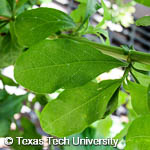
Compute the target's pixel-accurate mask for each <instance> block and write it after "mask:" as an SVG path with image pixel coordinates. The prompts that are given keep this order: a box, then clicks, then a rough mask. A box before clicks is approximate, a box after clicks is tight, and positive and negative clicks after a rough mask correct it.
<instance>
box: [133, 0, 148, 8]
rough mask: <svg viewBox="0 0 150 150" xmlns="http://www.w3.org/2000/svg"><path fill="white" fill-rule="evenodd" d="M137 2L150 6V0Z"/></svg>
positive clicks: (138, 0) (137, 0)
mask: <svg viewBox="0 0 150 150" xmlns="http://www.w3.org/2000/svg"><path fill="white" fill-rule="evenodd" d="M135 1H136V2H137V3H140V4H142V5H145V6H149V7H150V1H149V0H135Z"/></svg>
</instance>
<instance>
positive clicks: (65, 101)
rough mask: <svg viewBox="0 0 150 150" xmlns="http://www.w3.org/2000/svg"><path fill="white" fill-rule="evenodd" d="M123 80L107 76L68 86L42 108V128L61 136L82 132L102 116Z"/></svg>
mask: <svg viewBox="0 0 150 150" xmlns="http://www.w3.org/2000/svg"><path fill="white" fill-rule="evenodd" d="M120 84H121V80H107V81H103V82H101V83H100V84H97V83H92V82H90V83H88V84H86V85H84V86H83V87H79V88H74V89H69V90H65V91H64V92H62V93H61V94H60V95H59V97H58V98H57V99H55V100H53V101H50V102H49V103H48V104H47V105H46V107H45V108H44V110H43V111H42V113H41V117H40V122H41V126H42V128H43V130H44V131H45V132H47V133H49V134H52V135H55V136H58V137H63V136H68V135H71V134H74V133H78V132H81V131H82V130H84V129H85V128H86V127H88V126H89V125H90V124H91V123H93V122H94V121H96V120H98V119H100V118H102V117H103V115H104V113H105V111H106V107H107V104H108V102H109V100H110V98H111V97H112V95H113V94H114V92H115V91H116V89H117V88H118V87H119V86H120ZM70 124H71V126H70Z"/></svg>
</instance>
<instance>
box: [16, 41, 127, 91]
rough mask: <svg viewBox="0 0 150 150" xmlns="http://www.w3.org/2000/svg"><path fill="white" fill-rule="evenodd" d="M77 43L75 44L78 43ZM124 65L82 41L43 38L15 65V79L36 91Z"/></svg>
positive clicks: (53, 88) (80, 81)
mask: <svg viewBox="0 0 150 150" xmlns="http://www.w3.org/2000/svg"><path fill="white" fill-rule="evenodd" d="M77 45H78V46H77ZM120 66H126V63H123V62H121V61H119V60H117V59H115V58H112V57H110V56H107V55H104V54H102V53H101V52H99V51H98V50H97V49H95V48H93V47H90V46H88V45H86V44H84V43H78V42H76V41H73V40H69V39H56V40H44V41H42V42H40V43H39V44H38V45H35V46H33V47H32V48H31V49H29V50H28V51H27V52H25V53H24V54H22V55H21V56H20V57H19V59H18V60H17V62H16V65H15V71H14V72H15V79H16V81H17V82H18V83H20V84H21V85H23V86H24V87H26V88H28V89H30V90H32V91H34V92H38V93H52V92H54V91H56V90H57V89H59V88H73V87H78V86H81V85H84V84H86V83H87V82H89V81H90V80H92V79H94V78H95V77H97V76H98V75H99V74H101V73H103V72H107V71H109V70H110V69H112V68H115V67H120Z"/></svg>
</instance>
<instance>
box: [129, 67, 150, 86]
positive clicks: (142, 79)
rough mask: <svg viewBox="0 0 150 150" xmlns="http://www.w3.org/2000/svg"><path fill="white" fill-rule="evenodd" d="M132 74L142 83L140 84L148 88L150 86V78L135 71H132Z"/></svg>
mask: <svg viewBox="0 0 150 150" xmlns="http://www.w3.org/2000/svg"><path fill="white" fill-rule="evenodd" d="M132 73H133V75H134V76H135V77H136V79H137V80H138V81H139V82H140V84H142V85H144V86H146V87H148V86H149V84H150V76H148V75H145V74H143V73H140V72H138V71H135V70H134V69H132Z"/></svg>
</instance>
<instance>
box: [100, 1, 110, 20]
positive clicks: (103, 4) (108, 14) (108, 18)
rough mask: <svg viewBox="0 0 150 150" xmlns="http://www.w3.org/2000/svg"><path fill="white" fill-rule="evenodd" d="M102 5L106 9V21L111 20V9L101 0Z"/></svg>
mask: <svg viewBox="0 0 150 150" xmlns="http://www.w3.org/2000/svg"><path fill="white" fill-rule="evenodd" d="M101 4H102V7H103V9H104V19H105V20H111V14H110V13H109V9H108V8H107V6H106V5H105V3H104V1H103V0H101Z"/></svg>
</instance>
